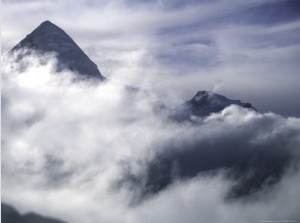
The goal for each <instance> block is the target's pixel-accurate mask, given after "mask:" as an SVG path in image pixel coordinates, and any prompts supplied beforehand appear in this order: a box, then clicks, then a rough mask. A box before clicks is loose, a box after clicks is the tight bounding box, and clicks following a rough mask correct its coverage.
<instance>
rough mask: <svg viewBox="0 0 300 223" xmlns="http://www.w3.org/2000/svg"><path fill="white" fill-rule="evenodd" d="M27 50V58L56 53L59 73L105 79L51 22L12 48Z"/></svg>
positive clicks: (41, 25) (62, 31)
mask: <svg viewBox="0 0 300 223" xmlns="http://www.w3.org/2000/svg"><path fill="white" fill-rule="evenodd" d="M19 50H26V51H27V53H26V54H24V55H22V57H23V56H26V55H28V52H29V54H30V53H31V52H32V51H36V52H38V53H41V54H45V53H55V55H56V57H57V61H58V63H57V71H62V70H64V69H69V70H71V71H73V72H74V73H77V74H79V75H80V76H81V77H85V78H88V77H96V78H98V79H100V80H104V79H105V78H104V77H103V76H102V75H101V73H100V71H99V70H98V68H97V65H96V64H95V63H94V62H93V61H91V60H90V58H89V57H88V56H87V55H86V54H85V53H84V52H83V51H82V49H80V47H79V46H78V45H77V44H76V43H75V41H74V40H73V39H72V38H71V37H70V36H69V35H68V34H67V33H66V32H65V31H64V30H63V29H61V28H60V27H58V26H57V25H55V24H53V23H52V22H50V21H49V20H46V21H44V22H42V23H41V24H40V25H39V26H38V27H37V28H36V29H35V30H33V31H32V32H31V33H30V34H28V35H27V36H26V37H25V38H24V39H23V40H22V41H21V42H19V43H18V44H17V45H16V46H15V47H13V48H12V50H11V52H17V51H19Z"/></svg>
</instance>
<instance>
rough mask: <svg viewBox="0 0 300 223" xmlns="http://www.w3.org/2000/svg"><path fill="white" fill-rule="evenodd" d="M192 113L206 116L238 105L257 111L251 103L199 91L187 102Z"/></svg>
mask: <svg viewBox="0 0 300 223" xmlns="http://www.w3.org/2000/svg"><path fill="white" fill-rule="evenodd" d="M186 105H187V106H188V107H189V108H190V109H191V111H192V113H193V114H194V115H197V116H206V115H209V114H210V113H215V112H220V111H222V110H223V109H224V108H226V107H228V106H230V105H238V106H241V107H243V108H248V109H252V110H254V111H257V110H256V109H255V108H254V107H253V106H252V105H251V104H250V103H248V102H247V103H243V102H241V101H240V100H232V99H228V98H227V97H225V96H223V95H220V94H217V93H214V92H212V91H198V92H197V94H196V95H195V96H194V97H193V98H192V99H191V100H190V101H187V102H186Z"/></svg>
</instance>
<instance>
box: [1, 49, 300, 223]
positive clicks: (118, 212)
mask: <svg viewBox="0 0 300 223" xmlns="http://www.w3.org/2000/svg"><path fill="white" fill-rule="evenodd" d="M55 65H56V60H55V57H54V56H53V55H48V56H47V57H46V58H45V57H41V56H39V55H35V56H34V55H33V56H28V57H25V58H23V59H22V60H21V61H18V62H17V63H16V62H15V57H14V56H3V57H2V59H1V74H2V98H1V103H2V108H1V111H2V116H1V118H2V120H1V127H2V160H1V162H2V201H4V202H7V203H9V204H12V205H14V206H15V207H16V208H18V209H19V210H21V212H26V211H35V212H37V213H40V214H43V215H48V216H52V217H56V218H59V219H63V220H66V221H68V222H70V223H77V222H78V223H79V222H86V223H96V222H97V223H99V222H114V223H117V222H128V223H131V222H133V223H134V222H163V221H164V222H199V221H200V222H228V223H229V222H245V223H246V222H247V223H248V222H261V221H263V220H299V219H300V216H299V212H298V210H299V208H300V202H299V201H300V199H299V198H300V195H299V194H300V193H299V183H300V174H299V170H298V169H299V163H298V160H299V152H300V151H299V148H300V119H299V118H293V117H282V116H280V115H276V114H274V113H265V114H261V113H256V112H254V111H250V110H246V109H243V108H239V107H236V106H230V107H228V108H226V109H225V110H224V111H222V112H221V113H219V114H212V115H210V116H209V117H206V118H196V119H195V120H194V122H192V123H191V122H188V121H187V122H175V121H172V120H171V119H169V118H168V115H167V114H166V112H157V109H156V108H157V102H163V104H167V105H168V106H170V107H171V108H173V107H176V106H178V105H180V104H181V103H183V101H180V95H176V94H175V95H174V92H172V94H169V93H168V89H160V91H158V90H157V88H155V87H154V86H155V84H154V83H151V79H150V80H148V79H147V75H145V76H143V78H142V79H141V78H140V75H142V74H140V73H139V72H140V71H139V70H134V69H133V70H122V75H119V74H117V72H116V74H115V75H111V76H110V78H109V79H108V80H107V81H105V82H101V83H99V82H94V81H92V80H90V81H76V80H75V79H74V74H73V73H71V72H69V71H67V70H66V71H62V72H60V73H57V72H56V71H55ZM148 72H151V70H150V71H148ZM135 87H137V88H135ZM207 148H208V149H207ZM243 149H244V150H245V154H250V155H251V154H252V152H253V153H257V151H252V150H259V151H258V154H260V153H263V154H264V157H266V160H269V158H268V157H270V160H271V161H274V160H275V161H276V162H281V159H280V156H281V155H282V154H283V155H284V156H286V155H287V156H288V157H289V159H288V162H284V163H283V165H282V168H281V169H280V170H281V171H282V172H281V175H280V177H279V180H278V181H276V183H275V184H272V185H271V186H270V185H269V184H267V183H266V184H265V183H263V185H262V187H261V188H260V190H258V191H257V192H255V193H250V195H248V196H247V197H246V198H239V199H234V200H228V199H226V196H227V194H228V191H230V189H231V188H232V187H233V186H234V185H235V184H236V178H229V177H228V175H227V174H226V170H227V169H226V168H227V167H228V166H226V165H223V164H222V163H223V162H225V163H226V161H227V160H229V162H232V160H234V159H233V158H232V157H236V158H235V159H237V160H236V161H237V162H238V161H239V160H238V159H239V158H240V154H244V153H243ZM190 150H192V151H196V153H195V154H196V155H197V156H198V158H199V159H198V161H199V163H202V162H207V161H208V160H209V161H211V162H213V163H214V162H220V165H218V163H217V164H216V165H215V166H213V167H211V168H205V167H203V169H201V168H200V169H198V172H197V173H198V174H196V175H193V176H192V177H188V178H185V179H184V180H183V179H181V178H180V177H176V171H180V170H176V166H175V168H174V169H175V173H174V180H172V181H171V183H170V184H169V185H168V186H167V187H165V188H163V189H162V190H160V191H158V193H153V194H151V196H149V197H147V198H145V199H144V198H143V196H142V194H141V191H143V190H144V188H143V187H145V184H143V180H145V179H147V176H149V172H148V170H149V164H150V165H151V163H153V162H155V159H157V158H158V154H164V156H163V157H166V156H167V157H170V158H176V157H177V158H178V154H179V155H183V156H184V154H185V153H189V152H190ZM202 151H204V152H203V153H202ZM166 154H167V155H166ZM174 154H175V155H174ZM192 154H193V153H192ZM199 154H200V156H199ZM202 157H203V160H201V159H202ZM242 157H244V156H242ZM207 159H208V160H207ZM167 160H168V159H167ZM245 160H246V161H249V160H247V159H245ZM283 160H285V159H283ZM193 162H194V161H193ZM271 163H272V162H271ZM253 165H254V168H255V165H259V163H258V164H257V163H255V162H254V163H253ZM180 167H181V166H180V163H179V168H180ZM267 167H269V166H267ZM259 168H264V166H263V165H262V166H259ZM161 170H162V171H163V170H165V169H161ZM208 170H213V171H214V173H213V174H210V173H209V174H207V171H208ZM250 170H251V168H250ZM128 173H130V174H131V175H132V176H139V177H140V178H139V179H142V181H141V182H142V183H141V182H137V184H136V185H134V181H130V180H129V182H130V183H129V186H126V183H125V184H124V185H125V186H120V187H116V182H119V181H120V179H123V181H124V182H126V180H128V179H127V178H126V176H128V175H126V174H128ZM156 174H157V176H159V175H161V174H164V173H162V172H160V169H159V168H158V169H157V173H154V176H155V175H156ZM172 174H173V172H172ZM247 174H249V172H247ZM152 177H153V176H152ZM154 178H155V177H154ZM146 186H147V185H146ZM137 196H139V198H140V200H141V202H138V203H136V204H135V205H132V201H134V199H136V197H137Z"/></svg>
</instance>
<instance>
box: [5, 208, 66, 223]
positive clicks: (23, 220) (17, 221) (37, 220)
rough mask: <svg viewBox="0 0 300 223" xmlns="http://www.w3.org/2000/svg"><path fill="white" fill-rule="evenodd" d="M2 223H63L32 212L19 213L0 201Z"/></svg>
mask: <svg viewBox="0 0 300 223" xmlns="http://www.w3.org/2000/svg"><path fill="white" fill-rule="evenodd" d="M1 222H2V223H65V222H63V221H59V220H55V219H53V218H48V217H43V216H40V215H37V214H34V213H28V214H25V215H21V214H20V213H19V212H18V211H17V210H16V209H14V208H13V207H12V206H9V205H7V204H4V203H1Z"/></svg>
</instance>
